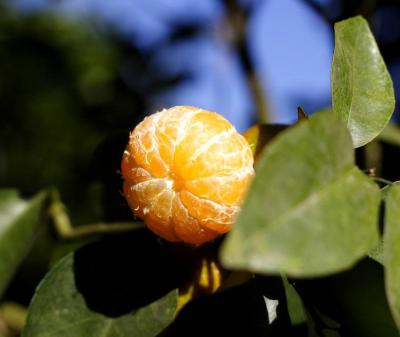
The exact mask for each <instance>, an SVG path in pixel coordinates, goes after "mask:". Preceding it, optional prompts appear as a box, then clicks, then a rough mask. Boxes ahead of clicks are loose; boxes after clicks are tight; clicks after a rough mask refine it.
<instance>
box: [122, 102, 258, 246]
mask: <svg viewBox="0 0 400 337" xmlns="http://www.w3.org/2000/svg"><path fill="white" fill-rule="evenodd" d="M121 166H122V175H123V178H124V180H125V183H124V195H125V197H126V198H127V200H128V204H129V206H130V208H131V209H132V210H133V212H134V214H135V216H137V217H140V218H142V219H143V220H144V221H145V223H146V224H147V226H148V227H149V228H150V229H151V230H152V231H153V232H155V233H156V234H158V235H160V236H161V237H163V238H165V239H167V240H170V241H179V240H183V241H185V242H188V243H192V244H201V243H203V242H206V241H209V240H212V239H214V238H215V237H217V236H218V235H219V234H221V233H225V232H227V231H229V230H230V228H231V226H232V224H233V223H234V221H235V219H236V216H237V214H238V212H239V207H240V204H241V202H242V200H243V198H244V194H245V192H246V189H247V187H248V185H249V183H250V181H251V179H252V177H253V175H254V170H253V157H252V153H251V149H250V147H249V145H248V143H247V142H246V140H245V139H244V138H243V137H242V136H241V135H240V134H238V133H237V132H236V130H235V129H234V127H233V126H232V125H231V124H230V123H229V122H228V121H227V120H226V119H225V118H223V117H222V116H220V115H218V114H216V113H212V112H208V111H206V110H202V109H198V108H194V107H187V106H181V107H174V108H171V109H168V110H163V111H161V112H158V113H156V114H153V115H151V116H149V117H147V118H145V120H144V121H143V122H141V123H140V124H139V125H138V126H137V127H136V128H135V129H134V130H133V132H132V133H131V135H130V139H129V144H128V146H127V148H126V150H125V152H124V156H123V159H122V164H121Z"/></svg>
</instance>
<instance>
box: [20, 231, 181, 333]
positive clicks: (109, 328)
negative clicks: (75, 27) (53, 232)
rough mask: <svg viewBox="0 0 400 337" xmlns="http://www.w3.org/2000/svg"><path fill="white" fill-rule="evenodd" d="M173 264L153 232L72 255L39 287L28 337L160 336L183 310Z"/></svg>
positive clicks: (109, 241)
mask: <svg viewBox="0 0 400 337" xmlns="http://www.w3.org/2000/svg"><path fill="white" fill-rule="evenodd" d="M170 262H171V261H170V260H169V257H168V254H166V252H165V251H164V249H163V246H161V245H160V244H159V242H158V240H157V238H155V237H154V236H152V235H151V234H149V233H148V232H147V231H141V232H137V233H129V234H124V235H121V236H116V237H113V238H108V239H106V240H103V241H98V242H95V243H93V244H90V245H88V246H85V247H83V248H81V249H79V250H78V251H77V252H75V253H71V254H69V255H67V256H66V257H64V258H63V259H62V260H61V261H60V262H59V263H58V264H56V266H55V267H54V268H53V269H52V270H51V271H50V272H49V274H48V275H47V276H46V277H45V279H44V280H43V281H42V283H41V284H40V285H39V287H38V289H37V291H36V294H35V296H34V298H33V300H32V303H31V305H30V308H29V313H28V320H27V325H26V328H25V330H24V333H23V336H24V337H55V336H57V337H77V336H82V337H83V336H85V337H99V336H102V337H107V336H108V337H124V336H127V337H131V336H138V337H143V336H157V335H158V334H159V333H160V332H161V331H163V330H164V329H165V327H167V326H168V325H169V324H170V323H171V322H172V321H173V319H174V317H175V314H176V309H177V290H176V284H175V281H174V280H173V277H172V278H171V275H172V276H173V275H175V274H176V273H175V270H174V269H173V268H172V267H171V266H170Z"/></svg>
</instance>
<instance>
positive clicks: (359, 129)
mask: <svg viewBox="0 0 400 337" xmlns="http://www.w3.org/2000/svg"><path fill="white" fill-rule="evenodd" d="M332 107H333V112H334V113H335V114H336V115H337V116H339V118H340V119H341V120H343V121H344V122H345V123H346V124H347V127H348V129H349V131H350V133H351V135H352V138H353V144H354V147H359V146H362V145H365V144H367V143H368V142H370V141H371V140H372V139H374V138H375V137H376V136H377V135H378V134H379V133H380V132H381V131H382V130H383V129H384V127H385V125H386V124H387V122H388V121H389V119H390V117H391V115H392V113H393V110H394V91H393V85H392V80H391V79H390V75H389V73H388V71H387V69H386V66H385V63H384V61H383V59H382V56H381V54H380V53H379V49H378V47H377V45H376V42H375V39H374V37H373V35H372V33H371V31H370V29H369V27H368V23H367V22H366V21H365V20H364V19H363V18H362V17H360V16H357V17H354V18H351V19H348V20H344V21H341V22H338V23H337V24H336V25H335V52H334V55H333V63H332Z"/></svg>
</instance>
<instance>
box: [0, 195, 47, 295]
mask: <svg viewBox="0 0 400 337" xmlns="http://www.w3.org/2000/svg"><path fill="white" fill-rule="evenodd" d="M45 199H46V193H44V192H42V193H39V194H37V195H36V196H35V197H34V198H32V199H31V200H28V201H26V200H23V199H21V198H20V197H19V196H18V192H17V191H16V190H0V296H1V294H2V293H3V291H4V289H5V288H6V286H7V284H8V282H9V281H10V280H11V277H12V276H13V274H14V272H15V271H16V269H17V268H18V266H19V264H20V263H21V261H22V259H23V258H24V257H25V256H26V254H27V253H28V251H29V249H30V248H31V245H32V243H33V241H34V239H35V236H36V234H37V232H38V229H39V225H40V221H39V220H40V216H41V210H42V207H43V204H44V201H45Z"/></svg>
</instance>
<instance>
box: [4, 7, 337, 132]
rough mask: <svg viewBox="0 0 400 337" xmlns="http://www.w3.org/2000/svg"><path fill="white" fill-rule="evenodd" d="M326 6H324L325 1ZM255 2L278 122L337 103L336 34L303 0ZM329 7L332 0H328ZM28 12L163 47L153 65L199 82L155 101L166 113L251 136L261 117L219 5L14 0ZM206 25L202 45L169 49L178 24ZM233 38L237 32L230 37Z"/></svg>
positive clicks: (259, 61)
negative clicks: (198, 111)
mask: <svg viewBox="0 0 400 337" xmlns="http://www.w3.org/2000/svg"><path fill="white" fill-rule="evenodd" d="M320 1H322V0H320ZM253 2H254V3H255V7H256V11H255V13H254V15H252V16H251V18H250V21H249V27H248V29H249V31H248V43H249V49H250V53H251V57H252V59H253V62H254V65H255V67H256V70H257V72H258V74H259V77H260V79H261V82H262V85H263V88H264V93H265V96H266V98H267V101H268V107H269V111H270V116H269V117H270V121H271V122H278V123H292V122H293V121H295V119H296V108H297V106H298V105H301V106H302V107H303V108H304V109H305V110H306V111H307V112H308V113H312V112H314V111H317V110H320V109H322V108H325V107H327V106H329V105H330V84H329V81H330V63H331V59H332V53H333V34H332V31H331V29H330V27H328V25H327V24H326V23H325V22H324V21H323V20H322V19H321V18H320V17H319V16H318V15H316V14H315V13H314V12H313V11H312V10H310V9H309V8H308V7H307V6H306V5H305V4H304V2H303V1H301V0H269V1H256V0H242V3H244V4H246V3H247V4H249V3H253ZM324 2H325V3H326V4H327V5H329V1H326V0H325V1H324ZM12 4H13V6H15V7H17V8H19V9H20V10H22V11H25V12H31V11H36V10H43V9H51V10H54V11H57V12H59V13H62V14H63V15H67V16H70V17H72V18H76V17H80V18H85V17H91V18H94V19H95V21H96V22H97V24H99V25H102V26H104V27H106V28H107V29H112V30H114V31H117V32H119V33H120V34H121V35H122V36H124V37H125V38H126V39H128V40H129V41H132V43H134V44H135V45H136V46H138V47H139V48H141V49H142V50H143V51H144V52H146V51H148V50H151V49H153V48H159V53H158V54H157V56H156V57H155V58H154V60H152V62H154V63H155V64H157V65H161V66H163V67H164V68H165V69H166V70H167V71H168V72H170V73H171V74H173V73H174V72H176V73H178V72H179V71H180V70H185V71H188V72H189V73H190V74H191V77H190V79H189V80H188V81H185V82H183V83H182V84H181V85H178V86H176V87H174V88H173V90H169V91H167V92H163V93H162V94H158V95H157V96H155V97H154V99H153V105H154V106H153V107H150V108H151V109H158V108H161V107H168V106H173V105H183V104H185V105H195V106H201V107H204V108H207V109H209V110H213V111H218V112H220V113H222V114H224V115H225V116H226V117H227V118H228V119H229V120H231V122H232V123H233V124H234V125H235V126H236V127H237V128H238V130H240V131H243V130H244V129H246V128H247V127H248V126H249V125H250V124H251V123H252V122H253V121H254V119H255V115H254V106H253V103H252V98H251V95H250V92H249V89H248V87H247V84H246V80H245V75H244V73H243V70H242V69H241V67H240V62H239V60H238V55H237V54H236V53H235V51H234V50H232V47H231V46H230V45H229V44H227V43H226V35H225V34H227V32H226V31H224V29H221V27H222V25H221V21H222V20H223V16H224V9H223V7H222V6H221V1H217V0H201V1H196V0H151V1H145V0H113V1H104V0H64V1H46V0H13V1H12ZM182 22H183V23H186V24H193V23H198V24H201V25H202V27H203V29H202V32H201V34H199V35H198V36H197V37H196V38H195V39H192V40H185V41H182V42H179V43H174V44H170V45H165V44H163V42H164V41H165V39H166V38H167V37H168V36H169V35H170V34H171V31H172V27H173V26H174V25H175V24H177V23H182ZM228 33H229V32H228Z"/></svg>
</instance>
